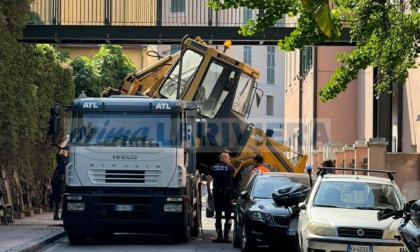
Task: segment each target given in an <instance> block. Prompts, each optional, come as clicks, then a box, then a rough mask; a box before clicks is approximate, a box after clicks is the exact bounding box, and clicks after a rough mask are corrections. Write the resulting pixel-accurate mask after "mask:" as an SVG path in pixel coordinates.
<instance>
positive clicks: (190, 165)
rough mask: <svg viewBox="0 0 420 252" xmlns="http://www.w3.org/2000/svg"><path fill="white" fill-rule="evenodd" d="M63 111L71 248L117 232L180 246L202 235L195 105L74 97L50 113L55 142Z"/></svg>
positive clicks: (199, 128) (199, 124)
mask: <svg viewBox="0 0 420 252" xmlns="http://www.w3.org/2000/svg"><path fill="white" fill-rule="evenodd" d="M64 109H65V110H66V111H67V112H70V113H71V126H69V127H68V128H70V141H69V143H68V146H67V147H68V149H69V164H68V165H67V167H66V174H65V181H66V188H65V193H64V196H63V208H62V209H63V213H62V214H63V223H64V229H65V231H66V232H67V234H68V238H69V241H70V243H71V244H81V243H84V242H85V241H86V239H87V238H88V237H92V236H95V235H101V236H106V235H114V234H115V233H147V234H164V235H169V236H172V237H173V238H174V239H175V240H176V241H178V242H188V241H189V240H190V237H191V236H197V235H198V233H199V228H200V219H201V215H200V213H201V202H200V201H199V199H200V196H201V195H200V193H201V192H200V188H199V185H200V174H199V173H198V171H197V169H196V167H195V165H196V151H197V149H198V148H199V145H200V141H199V140H200V135H199V134H204V135H205V132H204V131H205V130H206V128H207V127H206V125H205V122H204V121H200V116H199V115H200V114H199V109H197V106H196V103H195V102H183V101H179V100H171V99H164V100H163V99H153V98H149V97H146V96H143V97H142V96H121V95H119V96H113V97H108V98H77V99H74V100H73V101H72V103H71V105H70V106H61V105H58V104H56V105H54V106H53V107H52V108H51V120H50V131H49V132H50V133H51V134H52V135H53V136H55V137H56V136H58V135H63V134H64V132H62V131H63V130H60V128H61V127H60V114H62V111H63V110H64ZM61 121H62V120H61Z"/></svg>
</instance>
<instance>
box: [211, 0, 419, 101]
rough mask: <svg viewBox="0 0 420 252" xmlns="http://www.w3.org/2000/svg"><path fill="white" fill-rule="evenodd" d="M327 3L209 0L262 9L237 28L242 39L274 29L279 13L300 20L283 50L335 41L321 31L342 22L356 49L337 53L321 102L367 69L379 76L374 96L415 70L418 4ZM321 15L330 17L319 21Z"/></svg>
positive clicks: (410, 0)
mask: <svg viewBox="0 0 420 252" xmlns="http://www.w3.org/2000/svg"><path fill="white" fill-rule="evenodd" d="M326 2H327V1H326V0H312V1H311V0H301V1H297V0H295V1H293V0H290V1H288V0H285V1H284V0H279V1H272V0H224V1H222V0H210V1H209V4H210V6H212V7H213V8H223V9H226V8H238V7H248V8H251V9H262V10H264V14H263V15H261V16H259V17H258V19H257V20H251V21H250V22H248V24H247V25H245V26H244V27H242V28H241V32H242V34H244V35H252V34H254V32H255V31H261V30H262V29H264V28H266V27H269V26H271V25H273V22H275V21H277V20H280V19H281V18H282V15H280V13H282V14H287V15H289V16H298V24H297V28H296V29H295V30H294V31H293V32H292V33H291V34H290V35H289V36H287V37H286V38H285V39H284V40H280V41H279V46H280V48H281V49H282V50H286V51H293V50H295V49H300V48H302V47H303V46H304V45H313V44H316V43H319V42H321V41H326V40H334V39H336V37H335V36H329V34H328V33H326V32H323V31H324V30H325V29H324V28H322V26H323V25H325V24H326V23H325V20H328V19H330V20H331V22H332V23H333V24H334V26H335V27H336V28H337V29H338V30H337V34H338V35H339V34H340V33H341V31H342V29H343V24H346V25H348V27H349V29H350V34H351V40H352V41H354V42H355V43H356V45H355V47H354V49H353V51H352V52H351V53H349V54H339V55H337V60H338V61H340V62H341V63H342V66H341V67H339V68H338V69H336V71H335V73H334V74H333V75H332V76H331V79H330V80H329V82H328V83H327V84H326V86H325V87H324V88H323V89H321V90H319V96H320V99H321V101H326V100H330V99H333V98H335V97H336V96H337V94H339V93H340V92H343V91H344V90H346V88H347V85H348V84H349V83H350V82H351V81H352V80H354V79H356V77H357V73H358V72H359V71H360V70H364V69H366V68H367V67H369V66H370V67H374V68H376V69H377V70H378V73H379V76H380V78H377V79H376V80H375V89H376V91H378V92H386V93H390V92H392V87H393V86H394V85H398V84H399V83H405V80H406V79H407V77H408V71H409V70H410V69H412V68H416V67H417V64H416V60H417V59H418V55H419V53H420V44H419V43H418V41H419V38H420V25H419V24H420V13H418V8H419V7H420V1H419V0H408V1H403V2H402V1H391V0H380V1H377V0H365V1H359V0H332V1H331V3H332V6H333V8H332V9H327V8H326V7H325V3H326ZM323 3H324V4H323ZM276 11H279V12H276ZM316 12H318V14H320V13H322V14H321V17H320V16H318V18H316ZM324 15H328V16H329V17H328V18H327V17H325V19H323V18H322V16H324ZM323 20H324V21H323ZM264 21H265V22H264ZM327 27H328V25H327Z"/></svg>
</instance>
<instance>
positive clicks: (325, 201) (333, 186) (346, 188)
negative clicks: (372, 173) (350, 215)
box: [314, 181, 403, 210]
mask: <svg viewBox="0 0 420 252" xmlns="http://www.w3.org/2000/svg"><path fill="white" fill-rule="evenodd" d="M381 197H386V198H387V200H388V202H389V203H383V200H378V199H379V198H381ZM314 206H323V207H339V208H355V209H375V210H376V209H378V210H380V209H384V208H392V207H395V208H396V209H401V208H402V206H403V203H402V201H401V198H400V195H399V194H398V192H397V190H396V189H395V187H394V186H393V185H384V184H378V183H366V182H343V181H340V182H337V181H334V182H332V181H331V182H330V181H328V182H327V181H325V182H323V183H321V185H320V186H319V188H318V190H317V192H316V195H315V198H314Z"/></svg>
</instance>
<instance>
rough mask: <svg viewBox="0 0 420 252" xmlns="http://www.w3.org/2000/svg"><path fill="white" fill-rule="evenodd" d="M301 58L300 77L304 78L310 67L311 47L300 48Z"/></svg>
mask: <svg viewBox="0 0 420 252" xmlns="http://www.w3.org/2000/svg"><path fill="white" fill-rule="evenodd" d="M301 53H302V57H301V64H300V65H301V71H300V72H301V75H302V76H304V75H305V74H306V73H307V72H308V71H309V68H310V67H311V65H312V47H311V46H305V47H303V48H302V51H301Z"/></svg>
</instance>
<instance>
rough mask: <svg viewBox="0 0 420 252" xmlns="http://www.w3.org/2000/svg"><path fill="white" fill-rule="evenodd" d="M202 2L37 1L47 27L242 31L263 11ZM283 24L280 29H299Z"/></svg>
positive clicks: (35, 3)
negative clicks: (176, 27)
mask: <svg viewBox="0 0 420 252" xmlns="http://www.w3.org/2000/svg"><path fill="white" fill-rule="evenodd" d="M206 2H207V1H202V0H185V1H174V0H33V1H32V3H31V8H32V11H34V12H36V13H38V14H39V16H40V18H41V21H42V23H43V24H44V25H81V26H82V25H106V26H111V25H112V26H222V27H239V26H241V25H243V24H245V23H246V21H247V20H249V19H250V18H255V17H256V15H257V14H258V13H259V12H260V11H259V10H250V9H246V8H239V9H229V10H220V11H215V10H213V9H211V8H209V7H207V6H206ZM295 25H296V24H295V23H294V22H293V23H285V22H284V21H281V22H279V23H278V24H276V26H279V27H295Z"/></svg>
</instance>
